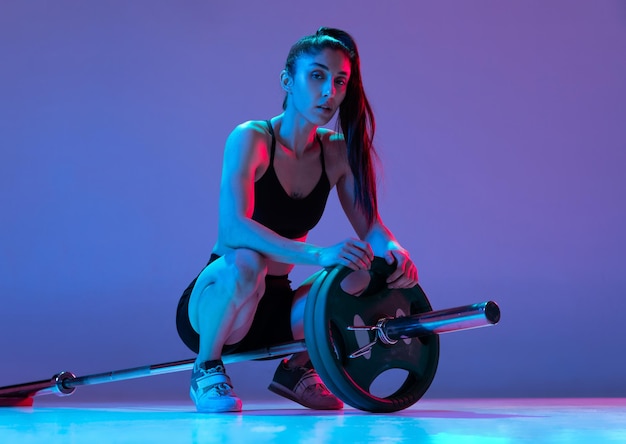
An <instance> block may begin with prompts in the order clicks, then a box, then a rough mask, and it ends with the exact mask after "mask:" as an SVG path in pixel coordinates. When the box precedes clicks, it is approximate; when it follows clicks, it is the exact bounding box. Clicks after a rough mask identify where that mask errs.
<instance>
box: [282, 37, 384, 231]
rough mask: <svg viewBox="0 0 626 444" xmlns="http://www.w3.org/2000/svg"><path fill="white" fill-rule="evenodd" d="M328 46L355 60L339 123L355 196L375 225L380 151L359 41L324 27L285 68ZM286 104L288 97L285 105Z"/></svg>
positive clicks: (300, 46) (292, 53) (290, 68)
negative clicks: (363, 71) (362, 76)
mask: <svg viewBox="0 0 626 444" xmlns="http://www.w3.org/2000/svg"><path fill="white" fill-rule="evenodd" d="M325 48H331V49H339V50H342V51H344V52H345V53H346V55H347V56H348V57H349V59H350V62H351V73H350V79H349V80H348V85H347V88H346V96H345V98H344V100H343V102H342V103H341V105H340V106H339V116H338V118H337V126H338V127H339V128H340V129H341V132H342V133H343V136H344V138H345V141H346V146H347V148H348V162H349V164H350V169H351V170H352V174H353V176H354V190H353V193H354V200H355V201H356V204H357V206H358V207H359V208H361V209H362V210H363V212H364V213H365V216H366V218H367V222H368V224H369V225H371V224H372V223H374V222H375V219H376V215H377V214H378V200H377V196H376V172H375V167H374V161H375V159H376V151H375V149H374V146H373V140H374V132H375V130H376V121H375V119H374V114H373V112H372V108H371V107H370V104H369V101H368V100H367V96H366V95H365V91H364V89H363V82H362V80H361V60H360V58H359V52H358V49H357V46H356V42H355V41H354V39H353V38H352V36H350V34H348V33H347V32H345V31H342V30H340V29H335V28H326V27H322V28H320V29H318V31H317V32H316V33H315V34H314V35H311V36H306V37H303V38H302V39H300V40H299V41H298V42H296V44H295V45H293V46H292V47H291V50H290V51H289V55H288V56H287V62H286V64H285V69H286V70H287V71H288V72H289V73H290V74H292V75H293V74H295V72H294V71H295V61H296V60H297V58H298V57H299V56H300V55H301V54H304V53H307V54H310V53H314V52H317V51H321V50H322V49H325ZM285 107H286V99H285V101H284V102H283V109H284V108H285Z"/></svg>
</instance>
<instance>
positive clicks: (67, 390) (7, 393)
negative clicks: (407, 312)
mask: <svg viewBox="0 0 626 444" xmlns="http://www.w3.org/2000/svg"><path fill="white" fill-rule="evenodd" d="M305 350H306V343H305V342H304V341H293V342H288V343H286V344H280V345H276V346H273V347H266V348H262V349H258V350H252V351H248V352H241V353H234V354H225V355H223V356H222V361H223V362H224V364H232V363H235V362H241V361H249V360H254V359H268V358H270V359H271V358H276V357H280V356H284V355H290V354H293V353H299V352H302V351H305ZM194 361H195V359H187V360H184V361H173V362H166V363H163V364H154V365H146V366H143V367H134V368H128V369H124V370H115V371H111V372H105V373H96V374H93V375H87V376H78V377H77V376H74V375H73V374H72V373H70V372H61V373H59V374H58V375H55V376H53V377H52V378H51V379H50V380H43V381H35V382H28V383H25V384H17V385H11V386H7V387H0V400H1V399H2V398H28V397H34V396H41V395H47V394H56V395H59V396H66V395H71V394H72V393H73V392H74V391H75V390H76V387H79V386H82V385H96V384H104V383H107V382H115V381H125V380H128V379H136V378H144V377H146V376H156V375H164V374H167V373H175V372H181V371H185V370H191V369H192V368H193V363H194Z"/></svg>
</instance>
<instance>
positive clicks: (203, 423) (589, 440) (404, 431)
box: [0, 399, 626, 444]
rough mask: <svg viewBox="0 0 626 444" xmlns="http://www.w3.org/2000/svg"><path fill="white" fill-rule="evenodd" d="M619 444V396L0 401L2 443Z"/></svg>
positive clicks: (622, 416)
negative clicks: (230, 404)
mask: <svg viewBox="0 0 626 444" xmlns="http://www.w3.org/2000/svg"><path fill="white" fill-rule="evenodd" d="M102 442H104V443H221V444H223V443H255V444H260V443H290V444H293V443H311V444H321V443H335V442H336V443H374V442H377V443H404V442H407V443H408V442H411V443H420V444H425V443H433V444H444V443H446V444H447V443H454V444H465V443H477V444H478V443H480V444H490V443H518V442H520V443H521V442H528V443H535V444H539V443H585V444H596V443H625V442H626V399H509V400H506V399H492V400H484V399H481V400H479V399H467V400H422V401H420V402H419V403H418V404H416V405H414V406H413V407H411V408H409V409H406V410H403V411H401V412H397V413H393V414H376V415H375V414H371V413H365V412H362V411H359V410H354V409H352V408H346V409H345V410H344V411H342V412H315V411H311V410H307V409H305V408H301V407H299V406H297V405H295V404H293V403H289V402H287V401H284V402H282V401H281V402H271V403H270V402H267V403H256V404H254V403H247V404H245V405H244V411H243V413H239V414H234V413H231V414H199V413H196V412H195V411H194V409H193V406H192V405H191V404H190V403H180V404H175V405H167V404H157V403H149V404H135V405H113V404H106V405H98V404H82V405H81V404H72V403H71V401H69V402H68V400H63V401H62V402H61V401H59V402H58V404H56V405H49V404H38V403H37V401H35V405H34V406H33V407H19V408H16V407H9V408H7V407H4V408H0V443H11V444H12V443H17V444H29V443H46V444H47V443H89V444H96V443H102Z"/></svg>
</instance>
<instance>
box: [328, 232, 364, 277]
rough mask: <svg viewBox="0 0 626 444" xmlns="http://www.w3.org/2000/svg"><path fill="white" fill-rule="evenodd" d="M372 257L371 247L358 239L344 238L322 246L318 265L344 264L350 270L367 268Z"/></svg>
mask: <svg viewBox="0 0 626 444" xmlns="http://www.w3.org/2000/svg"><path fill="white" fill-rule="evenodd" d="M372 259H374V252H373V251H372V247H370V244H369V243H367V242H364V241H362V240H360V239H346V240H344V241H343V242H339V243H338V244H336V245H333V246H331V247H326V248H322V250H321V251H320V253H319V265H321V266H322V267H332V266H335V265H344V266H346V267H348V268H350V269H352V270H369V268H370V266H371V265H372Z"/></svg>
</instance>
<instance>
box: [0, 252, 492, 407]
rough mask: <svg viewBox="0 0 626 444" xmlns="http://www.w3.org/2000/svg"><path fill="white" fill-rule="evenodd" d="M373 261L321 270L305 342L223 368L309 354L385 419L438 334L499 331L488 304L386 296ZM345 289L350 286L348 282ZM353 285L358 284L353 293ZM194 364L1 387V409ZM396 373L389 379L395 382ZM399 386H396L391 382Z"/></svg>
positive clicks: (404, 399)
mask: <svg viewBox="0 0 626 444" xmlns="http://www.w3.org/2000/svg"><path fill="white" fill-rule="evenodd" d="M393 268H394V267H393V266H390V265H389V264H387V263H386V261H385V260H384V259H382V258H379V257H376V258H374V260H373V262H372V266H371V268H370V270H369V271H368V272H367V273H365V274H364V272H363V271H360V272H354V271H353V270H351V269H349V268H347V267H342V266H338V267H334V268H327V269H324V270H322V271H321V272H320V274H319V276H318V277H317V278H316V279H315V280H314V282H313V284H312V286H311V289H310V292H309V296H308V297H307V301H306V306H305V311H304V336H305V340H301V341H293V342H289V343H285V344H278V345H274V346H271V347H266V348H262V349H259V350H252V351H246V352H239V353H232V354H225V355H224V356H223V357H222V360H223V361H224V363H225V364H230V363H234V362H241V361H247V360H256V359H273V358H280V357H283V356H286V355H290V354H293V353H298V352H302V351H305V350H306V351H308V353H309V356H310V358H311V362H312V364H313V367H314V368H315V369H316V370H317V372H318V373H319V375H320V377H321V378H322V380H323V381H324V383H325V384H326V385H327V386H328V388H329V389H330V391H331V392H333V393H334V394H335V395H336V396H337V397H339V398H340V399H341V400H343V401H344V402H345V403H346V404H349V405H351V406H352V407H355V408H357V409H360V410H365V411H369V412H375V413H390V412H395V411H398V410H402V409H405V408H407V407H409V406H411V405H413V404H415V403H416V402H417V401H418V400H419V399H420V398H421V397H422V396H423V395H424V393H425V392H426V390H427V389H428V388H429V386H430V385H431V383H432V381H433V379H434V377H435V372H436V371H437V366H438V363H439V334H440V333H446V332H451V331H460V330H467V329H471V328H477V327H484V326H489V325H494V324H497V323H498V322H499V320H500V309H499V307H498V305H497V304H496V303H495V302H493V301H487V302H481V303H477V304H471V305H466V306H461V307H455V308H450V309H445V310H438V311H433V310H432V307H431V305H430V302H429V301H428V298H427V297H426V294H425V293H424V291H423V290H422V288H421V287H420V286H419V285H416V286H415V287H412V288H404V289H391V288H388V287H387V284H386V279H387V277H388V276H389V275H390V274H391V273H392V272H393ZM348 281H351V283H350V284H349V285H348V284H347V282H348ZM354 282H356V283H357V284H356V285H355V284H354ZM194 361H195V359H187V360H182V361H172V362H166V363H162V364H154V365H148V366H143V367H134V368H129V369H123V370H115V371H110V372H105V373H97V374H93V375H87V376H75V375H74V374H72V373H70V372H65V371H64V372H60V373H58V374H56V375H54V376H53V377H52V378H51V379H46V380H41V381H34V382H29V383H24V384H16V385H11V386H5V387H0V406H28V405H32V404H33V399H34V397H36V396H40V395H45V394H51V393H54V394H56V395H60V396H64V395H70V394H72V393H73V392H74V391H75V390H76V388H77V387H79V386H83V385H96V384H103V383H107V382H115V381H122V380H128V379H135V378H142V377H146V376H155V375H160V374H166V373H174V372H179V371H185V370H191V369H192V367H193V364H194ZM389 370H400V372H397V373H400V374H402V375H404V380H401V381H399V384H398V388H397V389H395V391H394V392H393V393H392V394H390V395H387V396H384V395H377V394H375V393H374V390H372V387H373V385H374V382H375V381H376V379H377V378H379V377H380V376H381V375H382V374H383V373H385V372H387V371H389ZM397 373H394V376H395V377H396V378H397V376H396V375H397ZM396 382H398V381H396Z"/></svg>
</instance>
